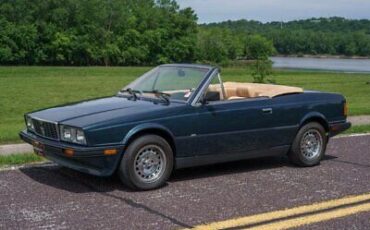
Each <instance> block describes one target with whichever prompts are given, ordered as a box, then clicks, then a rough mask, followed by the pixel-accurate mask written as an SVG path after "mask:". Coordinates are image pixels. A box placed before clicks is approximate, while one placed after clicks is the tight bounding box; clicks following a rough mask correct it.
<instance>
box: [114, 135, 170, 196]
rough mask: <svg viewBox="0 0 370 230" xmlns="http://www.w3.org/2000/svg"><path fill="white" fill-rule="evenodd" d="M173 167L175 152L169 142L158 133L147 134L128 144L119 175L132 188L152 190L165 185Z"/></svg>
mask: <svg viewBox="0 0 370 230" xmlns="http://www.w3.org/2000/svg"><path fill="white" fill-rule="evenodd" d="M172 169H173V152H172V148H171V146H170V145H169V144H168V142H167V141H166V140H165V139H163V138H162V137H160V136H157V135H145V136H141V137H139V138H137V139H135V140H134V141H133V142H132V143H131V144H130V145H129V146H128V148H127V149H126V151H125V153H124V154H123V157H122V160H121V163H120V166H119V168H118V175H119V177H120V179H121V181H122V183H123V184H125V185H126V186H128V187H130V188H131V189H134V190H150V189H155V188H159V187H161V186H163V185H164V184H165V183H166V181H167V180H168V178H169V177H170V175H171V173H172Z"/></svg>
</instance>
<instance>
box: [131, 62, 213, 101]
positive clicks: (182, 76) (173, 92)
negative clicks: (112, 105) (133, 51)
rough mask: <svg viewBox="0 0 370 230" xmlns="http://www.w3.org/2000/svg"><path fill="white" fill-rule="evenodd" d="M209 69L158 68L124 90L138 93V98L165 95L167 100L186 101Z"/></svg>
mask: <svg viewBox="0 0 370 230" xmlns="http://www.w3.org/2000/svg"><path fill="white" fill-rule="evenodd" d="M208 71H209V68H202V67H182V66H159V67H156V68H154V69H152V70H150V71H149V72H147V73H145V74H144V75H142V76H141V77H139V78H138V79H137V80H135V81H134V82H132V83H131V84H129V85H128V86H126V87H125V88H124V90H127V89H129V90H132V91H135V92H139V93H140V94H139V95H138V96H153V94H155V95H158V94H162V95H166V97H168V98H169V99H176V100H184V101H187V100H188V98H190V96H191V95H192V93H193V92H194V91H195V89H196V88H197V87H198V86H199V84H200V82H201V81H202V80H203V79H204V77H205V75H206V74H207V73H208Z"/></svg>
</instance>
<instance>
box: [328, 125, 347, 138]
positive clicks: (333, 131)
mask: <svg viewBox="0 0 370 230" xmlns="http://www.w3.org/2000/svg"><path fill="white" fill-rule="evenodd" d="M349 128H351V123H350V122H340V123H333V124H330V125H329V136H330V137H334V136H336V135H338V134H340V133H341V132H344V131H346V130H347V129H349Z"/></svg>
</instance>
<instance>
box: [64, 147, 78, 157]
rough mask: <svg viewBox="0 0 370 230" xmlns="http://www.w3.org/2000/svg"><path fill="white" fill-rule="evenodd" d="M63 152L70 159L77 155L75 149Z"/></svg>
mask: <svg viewBox="0 0 370 230" xmlns="http://www.w3.org/2000/svg"><path fill="white" fill-rule="evenodd" d="M63 152H64V154H65V155H66V156H69V157H71V156H73V155H74V154H75V151H74V150H73V149H65V150H64V151H63Z"/></svg>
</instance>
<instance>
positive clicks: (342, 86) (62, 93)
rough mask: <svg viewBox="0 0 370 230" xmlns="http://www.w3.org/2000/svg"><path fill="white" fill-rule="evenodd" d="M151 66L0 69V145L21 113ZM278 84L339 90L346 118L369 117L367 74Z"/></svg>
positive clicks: (229, 74) (99, 92)
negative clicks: (344, 101)
mask: <svg viewBox="0 0 370 230" xmlns="http://www.w3.org/2000/svg"><path fill="white" fill-rule="evenodd" d="M149 69H150V67H0V106H1V110H0V144H4V143H15V142H20V140H19V138H18V132H19V131H20V130H22V129H23V128H24V121H23V114H24V113H26V112H29V111H33V110H36V109H41V108H46V107H50V106H55V105H59V104H64V103H68V102H73V101H78V100H83V99H89V98H94V97H101V96H108V95H113V94H115V93H116V92H117V91H118V90H119V89H121V88H122V87H123V86H125V85H126V84H128V83H129V82H131V81H132V80H134V79H135V78H136V77H138V76H139V75H141V74H142V73H144V72H145V71H147V70H149ZM222 76H223V78H224V80H226V81H252V77H251V75H250V73H249V72H248V71H247V70H246V69H244V68H225V69H223V70H222ZM274 78H275V80H276V81H277V83H278V84H286V85H293V86H300V87H303V88H305V89H312V90H323V91H328V92H338V93H342V94H343V95H345V96H346V98H347V100H348V102H349V106H350V114H351V115H360V114H370V84H366V82H370V74H346V73H325V72H303V71H282V70H279V71H277V72H276V73H275V74H274Z"/></svg>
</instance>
